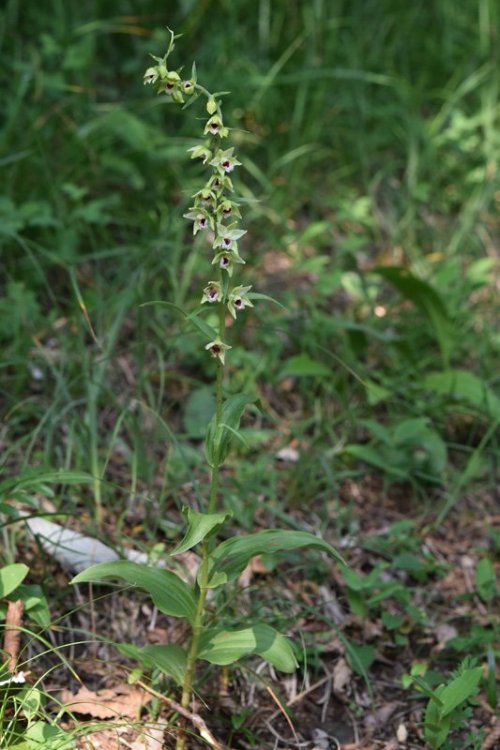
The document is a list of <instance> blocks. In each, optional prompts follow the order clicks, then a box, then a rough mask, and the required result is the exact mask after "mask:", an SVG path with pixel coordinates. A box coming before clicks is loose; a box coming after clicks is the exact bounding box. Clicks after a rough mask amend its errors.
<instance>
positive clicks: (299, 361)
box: [279, 353, 332, 378]
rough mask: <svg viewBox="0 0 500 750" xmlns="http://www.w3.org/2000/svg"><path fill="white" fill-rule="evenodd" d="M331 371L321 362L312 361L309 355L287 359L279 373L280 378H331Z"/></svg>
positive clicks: (299, 355)
mask: <svg viewBox="0 0 500 750" xmlns="http://www.w3.org/2000/svg"><path fill="white" fill-rule="evenodd" d="M331 375H332V371H331V369H330V368H329V367H327V366H326V365H324V364H323V363H322V362H317V361H316V360H315V359H312V358H311V357H310V356H309V354H306V353H304V354H297V355H296V356H295V357H289V358H288V359H287V360H286V361H285V364H284V365H283V367H282V368H281V371H280V374H279V376H280V378H285V377H290V376H292V377H311V376H313V377H331Z"/></svg>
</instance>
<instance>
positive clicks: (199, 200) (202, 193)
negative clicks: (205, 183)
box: [193, 188, 217, 208]
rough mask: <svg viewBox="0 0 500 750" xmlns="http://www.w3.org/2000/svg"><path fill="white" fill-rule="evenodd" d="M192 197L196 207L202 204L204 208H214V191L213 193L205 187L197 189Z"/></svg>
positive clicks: (215, 199)
mask: <svg viewBox="0 0 500 750" xmlns="http://www.w3.org/2000/svg"><path fill="white" fill-rule="evenodd" d="M193 198H194V204H195V206H196V207H198V206H204V207H205V208H214V207H215V204H216V203H217V198H216V197H215V193H213V192H212V191H211V190H207V189H206V188H204V189H203V190H198V192H197V193H195V194H194V195H193Z"/></svg>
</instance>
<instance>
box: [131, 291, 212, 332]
mask: <svg viewBox="0 0 500 750" xmlns="http://www.w3.org/2000/svg"><path fill="white" fill-rule="evenodd" d="M149 305H162V306H163V307H168V309H169V310H172V311H173V312H176V313H177V314H178V315H182V317H183V318H184V319H185V320H187V321H189V322H190V323H192V324H193V325H194V326H195V328H197V329H198V330H199V331H200V332H201V333H202V334H203V335H204V336H206V337H207V338H208V339H214V338H216V336H217V331H216V330H215V328H212V326H210V325H208V323H205V321H204V320H200V319H199V318H198V315H199V313H200V312H201V311H202V310H203V308H199V309H198V310H195V311H194V312H192V313H187V312H185V311H184V310H183V309H182V307H179V305H174V304H173V302H167V301H166V300H152V301H151V302H144V303H143V304H142V305H139V307H148V306H149Z"/></svg>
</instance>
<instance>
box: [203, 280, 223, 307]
mask: <svg viewBox="0 0 500 750" xmlns="http://www.w3.org/2000/svg"><path fill="white" fill-rule="evenodd" d="M221 296H222V286H221V284H220V283H219V282H218V281H209V282H208V284H207V286H206V287H205V289H204V290H203V297H202V298H201V304H202V305H203V303H204V302H210V303H211V304H212V303H213V302H220V298H221Z"/></svg>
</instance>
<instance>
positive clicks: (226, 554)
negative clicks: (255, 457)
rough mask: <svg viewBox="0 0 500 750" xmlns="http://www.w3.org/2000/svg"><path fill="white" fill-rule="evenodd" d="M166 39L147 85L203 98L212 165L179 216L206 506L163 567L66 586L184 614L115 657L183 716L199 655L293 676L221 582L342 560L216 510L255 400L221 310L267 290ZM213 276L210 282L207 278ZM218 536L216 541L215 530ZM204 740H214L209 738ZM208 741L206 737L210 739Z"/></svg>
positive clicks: (286, 648) (264, 630)
mask: <svg viewBox="0 0 500 750" xmlns="http://www.w3.org/2000/svg"><path fill="white" fill-rule="evenodd" d="M169 33H170V43H169V45H168V49H167V52H166V53H165V55H164V56H163V57H153V59H154V65H152V66H150V67H148V68H147V70H146V72H145V74H144V83H145V84H149V85H151V86H153V87H154V88H155V89H156V92H157V94H158V95H159V96H161V97H167V98H168V99H169V100H170V101H171V102H172V103H173V104H174V105H178V106H180V107H182V108H183V109H185V108H186V107H187V106H191V105H192V104H194V103H195V102H196V101H199V100H200V99H201V100H203V99H205V112H206V121H205V124H204V126H203V134H202V138H201V140H200V143H199V144H198V145H196V146H194V147H193V148H190V149H189V152H190V155H191V158H192V159H201V160H202V162H203V164H204V165H205V166H206V167H208V168H209V169H210V174H209V176H208V179H207V180H206V182H205V184H204V185H203V186H202V187H201V188H200V189H199V190H198V191H197V192H196V193H195V194H194V195H193V196H192V198H193V205H192V206H191V207H190V208H189V210H188V212H187V213H186V214H185V218H186V219H187V220H188V221H190V222H192V231H193V235H198V234H203V235H204V236H205V237H206V239H207V244H208V245H209V247H210V249H211V255H212V257H210V254H209V257H208V258H207V269H209V268H210V267H212V268H213V271H210V272H209V273H207V276H208V279H207V281H206V284H205V286H204V287H203V289H202V292H201V304H200V306H199V308H197V309H196V310H195V311H194V312H191V313H189V314H188V313H184V315H185V317H186V318H187V319H188V320H189V321H190V322H191V323H193V324H194V325H195V327H196V328H197V329H198V330H199V331H200V332H201V333H202V334H203V335H204V336H206V339H208V340H206V342H205V344H204V347H205V350H206V351H207V353H209V354H210V355H211V356H212V357H213V358H214V359H215V360H216V369H217V374H216V378H215V402H216V408H215V414H214V415H213V417H212V419H211V421H210V423H209V424H208V427H207V432H206V439H205V453H206V457H207V462H208V465H209V469H210V486H209V488H207V495H208V497H207V504H206V509H205V510H204V511H203V512H200V511H198V510H194V509H192V508H189V507H187V508H185V509H184V513H185V519H186V531H185V534H184V536H183V538H182V539H181V541H180V542H179V543H178V544H177V545H176V546H175V547H174V548H173V549H172V550H171V551H170V553H169V555H168V558H167V560H166V565H165V567H161V566H159V565H158V563H156V564H152V565H140V564H137V563H133V562H129V561H127V560H120V561H117V562H110V563H101V564H98V565H94V566H92V567H91V568H89V569H87V570H86V571H84V572H83V573H80V574H79V575H77V576H76V577H75V578H74V579H73V581H72V583H79V582H84V581H85V582H91V581H93V582H95V581H102V580H103V579H108V578H112V579H118V580H120V581H124V582H125V583H127V584H130V585H132V586H136V587H138V588H140V589H142V590H144V591H146V592H148V593H149V595H150V596H151V599H152V601H153V603H154V604H155V605H156V607H157V608H158V609H159V610H160V611H162V612H164V613H166V614H167V615H170V616H173V617H180V618H184V619H185V620H186V621H187V623H188V624H189V626H190V636H189V640H188V642H187V643H185V644H184V643H182V644H179V643H168V644H164V645H147V646H145V647H143V648H138V647H136V646H132V645H131V644H117V647H118V648H119V649H120V651H121V652H122V653H125V654H127V655H128V656H131V657H134V658H135V659H137V660H138V661H139V663H140V664H141V666H142V667H143V668H145V669H158V670H160V671H162V672H164V673H166V674H167V675H169V677H171V678H172V679H173V681H174V682H175V683H177V685H178V687H179V689H180V692H181V700H180V704H179V712H180V713H181V714H182V715H184V716H185V715H186V712H187V711H188V710H189V709H190V707H191V703H192V700H193V687H194V684H195V677H196V666H197V663H198V662H199V661H200V660H201V661H205V662H209V663H211V664H215V665H228V664H232V663H234V662H237V661H239V660H240V659H243V658H246V657H250V656H259V657H260V658H261V659H264V660H265V661H267V662H268V663H269V664H271V665H273V666H274V667H275V668H276V669H277V670H281V671H283V672H293V671H294V670H295V669H296V668H297V661H296V656H295V651H294V647H293V645H292V643H291V642H290V641H289V639H288V638H287V637H285V636H284V635H283V634H281V633H279V632H277V631H276V630H275V629H274V628H272V627H271V626H269V625H267V624H265V623H261V622H248V623H245V626H244V627H241V628H238V629H228V628H227V627H225V626H224V623H223V621H222V615H221V614H220V612H218V611H217V610H215V609H212V611H211V612H210V622H209V623H208V610H209V607H208V606H207V598H208V594H209V592H211V591H212V590H214V589H217V588H219V587H221V586H225V585H231V584H233V585H237V581H238V578H239V576H240V575H241V574H242V572H243V571H244V569H245V568H246V566H247V565H248V564H249V562H250V561H251V560H252V558H253V557H255V556H257V555H260V554H262V553H266V554H269V553H278V552H284V551H287V550H293V549H297V548H299V547H314V548H317V549H319V550H321V551H323V552H325V553H326V554H328V555H330V556H331V557H333V558H334V559H335V560H336V561H338V562H339V563H340V564H344V561H343V560H342V558H341V556H340V555H339V554H338V553H337V552H336V550H335V549H334V548H333V547H331V546H330V545H329V544H327V543H326V542H325V541H323V540H322V539H321V538H319V537H317V536H315V535H314V534H311V533H308V532H304V531H291V530H282V529H266V530H263V531H257V532H255V533H252V534H248V535H246V536H245V535H240V534H237V533H235V532H234V531H232V530H231V528H230V526H229V523H230V519H231V514H230V513H227V512H225V511H224V510H223V509H220V508H219V507H218V502H219V480H220V467H221V466H222V465H223V463H224V461H225V460H226V457H227V455H228V453H229V451H230V449H231V445H232V443H233V441H234V440H235V439H237V438H238V435H239V425H240V420H241V417H242V414H243V412H244V411H245V409H246V408H247V407H248V406H249V405H251V404H252V403H254V401H255V399H254V398H253V397H251V396H248V395H246V394H244V393H232V392H231V386H230V381H229V370H228V360H229V358H230V350H231V345H230V344H229V343H228V342H227V330H226V321H227V320H228V315H229V316H231V317H232V318H236V317H237V315H240V314H241V313H244V311H245V310H246V309H247V308H251V307H253V301H255V300H257V299H265V298H266V297H265V295H262V294H257V293H252V292H251V287H250V286H249V285H245V284H234V278H235V276H236V273H237V270H238V269H240V268H241V267H242V266H243V265H244V264H245V261H244V259H243V257H242V255H241V254H240V248H239V243H240V240H241V239H242V238H243V237H244V235H245V234H246V230H245V229H242V228H241V227H240V220H241V211H240V206H239V204H238V202H237V201H236V200H235V199H234V187H233V182H232V179H231V175H232V174H233V172H235V170H237V168H239V167H240V166H241V162H240V161H239V160H238V158H237V157H236V155H235V153H234V151H235V149H234V147H233V146H230V147H229V148H223V144H224V143H225V142H226V139H228V138H230V135H231V131H230V129H229V128H228V127H227V126H226V124H225V121H224V116H223V111H222V103H221V102H222V94H221V93H211V92H210V91H208V90H207V89H206V88H204V87H203V86H202V85H201V84H200V83H199V82H198V77H197V72H196V67H195V65H194V64H193V66H192V70H191V75H190V76H189V78H185V77H184V76H183V72H182V68H177V69H174V68H172V67H171V66H170V56H171V54H172V52H173V51H174V47H175V41H176V39H177V38H178V37H176V36H175V35H174V33H173V32H171V31H170V30H169ZM214 277H215V278H214ZM207 306H208V307H210V308H211V309H213V308H215V309H216V310H217V316H216V319H217V321H218V323H217V326H216V327H213V325H209V323H208V322H207V321H206V319H205V318H204V317H203V311H204V310H206V308H207ZM219 535H221V536H223V537H224V540H223V541H221V542H217V536H219ZM195 547H197V548H198V549H199V559H200V562H199V568H198V572H197V575H196V581H195V582H194V584H193V585H190V584H189V583H187V582H186V581H185V580H183V579H182V578H180V577H179V575H177V573H174V572H173V571H171V570H168V562H169V560H170V558H174V557H175V556H176V555H179V554H181V553H184V552H186V551H188V550H191V549H192V548H195ZM205 739H206V740H207V741H208V742H209V744H210V742H211V740H210V737H208V738H207V736H205ZM186 742H187V735H186V732H185V731H184V730H183V729H182V728H181V729H180V730H179V732H178V735H177V741H176V750H184V749H185V747H186ZM212 744H213V743H212Z"/></svg>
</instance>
